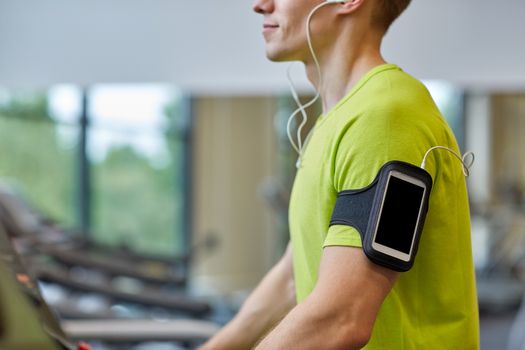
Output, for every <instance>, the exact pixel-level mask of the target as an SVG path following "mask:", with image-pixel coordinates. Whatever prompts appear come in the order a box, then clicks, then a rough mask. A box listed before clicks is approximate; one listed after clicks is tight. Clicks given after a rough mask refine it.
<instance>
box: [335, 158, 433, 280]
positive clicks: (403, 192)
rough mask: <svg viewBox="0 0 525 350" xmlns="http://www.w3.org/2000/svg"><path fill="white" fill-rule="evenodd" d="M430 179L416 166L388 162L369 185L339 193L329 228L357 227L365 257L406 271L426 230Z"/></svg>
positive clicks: (427, 174) (412, 262) (397, 269)
mask: <svg viewBox="0 0 525 350" xmlns="http://www.w3.org/2000/svg"><path fill="white" fill-rule="evenodd" d="M431 190H432V177H431V176H430V174H429V173H428V172H427V171H426V170H424V169H422V168H420V167H417V166H414V165H412V164H409V163H405V162H401V161H392V162H388V163H386V164H385V165H383V167H382V168H381V169H380V171H379V173H378V175H377V176H376V178H375V180H374V181H373V182H372V184H370V185H369V186H367V187H365V188H363V189H359V190H347V191H342V192H340V193H339V194H338V197H337V201H336V204H335V207H334V212H333V215H332V219H331V221H330V225H349V226H352V227H355V228H356V229H357V231H358V232H359V234H360V235H361V239H362V242H363V250H364V252H365V254H366V256H367V257H368V258H369V259H370V260H371V261H372V262H374V263H376V264H379V265H382V266H385V267H387V268H390V269H392V270H396V271H408V270H409V269H410V268H411V267H412V265H413V264H414V259H415V257H416V253H417V250H418V246H419V240H420V237H421V233H422V231H423V226H424V223H425V217H426V213H427V211H428V203H429V197H430V192H431Z"/></svg>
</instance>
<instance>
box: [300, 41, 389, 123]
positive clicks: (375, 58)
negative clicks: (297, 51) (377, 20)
mask: <svg viewBox="0 0 525 350" xmlns="http://www.w3.org/2000/svg"><path fill="white" fill-rule="evenodd" d="M340 38H345V35H341V36H340ZM346 38H349V37H348V36H346ZM346 38H345V39H344V40H337V41H335V42H334V43H333V45H331V47H330V49H329V50H324V53H323V52H319V53H318V52H316V54H317V55H318V59H319V62H320V68H321V74H322V80H321V82H319V74H318V72H317V68H316V67H315V64H314V63H313V61H312V60H309V61H308V62H305V66H306V74H307V76H308V80H310V82H311V83H312V84H313V85H314V86H316V87H317V88H318V91H319V92H320V94H321V99H322V105H323V114H326V113H327V112H328V111H330V110H331V109H332V108H333V107H334V106H335V105H336V104H337V103H338V102H339V101H340V100H341V99H342V98H343V97H344V96H345V95H346V94H347V93H348V92H349V91H350V90H351V89H352V87H354V86H355V84H356V83H357V82H358V81H359V80H360V79H361V78H362V77H363V76H364V75H365V74H366V73H367V72H368V71H370V70H371V69H372V68H374V67H377V66H379V65H381V64H384V63H386V62H385V60H384V59H383V57H382V56H381V53H380V50H379V46H380V42H381V40H380V39H378V40H370V38H362V39H361V40H359V39H358V37H357V36H356V35H354V38H352V37H350V40H348V39H346Z"/></svg>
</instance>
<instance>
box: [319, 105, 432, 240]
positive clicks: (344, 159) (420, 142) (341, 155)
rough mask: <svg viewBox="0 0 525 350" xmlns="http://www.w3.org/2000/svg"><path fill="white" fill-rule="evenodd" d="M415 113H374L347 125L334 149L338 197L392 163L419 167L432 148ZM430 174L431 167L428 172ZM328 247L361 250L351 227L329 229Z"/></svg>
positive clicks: (427, 132) (429, 134) (425, 125)
mask: <svg viewBox="0 0 525 350" xmlns="http://www.w3.org/2000/svg"><path fill="white" fill-rule="evenodd" d="M416 115H417V114H416V113H414V111H404V110H402V109H395V110H377V111H374V112H371V113H370V115H363V116H361V117H360V118H359V119H358V120H357V121H356V122H354V123H353V124H351V125H348V126H347V127H346V128H345V129H344V130H343V131H342V132H341V134H340V137H339V140H338V142H337V144H336V145H335V147H336V149H335V159H334V171H333V179H332V181H333V186H334V189H335V191H336V192H337V193H339V192H341V191H343V190H351V189H360V188H363V187H366V186H368V185H369V184H370V183H372V181H373V180H374V179H375V178H376V176H377V174H378V172H379V170H380V169H381V167H382V166H383V165H384V164H385V163H387V162H389V161H392V160H399V161H404V162H407V163H411V164H414V165H417V166H419V165H420V164H421V161H422V158H423V155H424V154H425V152H426V151H427V150H428V149H429V148H430V147H432V146H434V145H435V138H434V136H433V134H432V132H431V131H430V130H431V129H430V127H429V125H428V123H424V122H422V121H418V120H417V119H414V118H416ZM427 171H429V172H430V174H433V172H434V169H433V168H432V166H430V167H429V168H427ZM327 246H350V247H361V246H362V242H361V236H360V235H359V232H358V231H357V230H356V229H355V228H354V227H351V226H345V225H333V226H330V227H329V229H328V232H327V235H326V238H325V240H324V243H323V247H327Z"/></svg>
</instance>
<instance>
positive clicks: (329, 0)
mask: <svg viewBox="0 0 525 350" xmlns="http://www.w3.org/2000/svg"><path fill="white" fill-rule="evenodd" d="M349 1H351V0H326V1H325V2H322V3H320V4H319V5H317V6H316V7H314V8H313V10H312V11H310V14H309V15H308V18H307V19H306V40H307V42H308V48H309V50H310V54H311V55H312V58H313V60H314V64H315V67H316V70H317V75H318V86H317V87H316V89H315V90H316V95H315V96H314V98H313V99H311V100H310V101H308V102H307V103H305V104H304V105H303V104H302V103H301V101H300V100H299V96H298V94H297V91H296V89H295V86H294V84H293V82H292V79H291V75H290V67H288V70H287V74H286V75H287V78H288V83H289V85H290V90H291V92H292V97H293V99H294V101H295V103H296V104H297V106H298V108H297V109H296V110H295V111H294V112H293V113H292V114H291V115H290V117H289V118H288V122H287V124H286V134H287V136H288V140H289V141H290V143H291V145H292V147H293V148H294V150H295V151H296V152H297V154H298V155H299V157H298V159H297V164H296V165H297V167H299V166H300V163H301V157H302V153H303V148H304V145H303V141H302V138H301V131H302V130H303V127H304V126H305V125H306V122H307V120H308V115H307V114H306V110H305V109H306V108H308V107H310V106H312V105H313V104H314V103H315V102H316V101H317V100H318V99H319V97H320V92H319V86H321V83H322V78H323V75H322V73H321V66H320V65H319V60H318V59H317V55H316V53H315V50H314V47H313V44H312V38H311V33H310V22H311V20H312V17H313V15H314V14H315V13H316V12H317V10H319V9H320V8H322V7H324V6H326V5H330V4H343V3H346V2H349ZM298 113H301V115H302V121H301V123H300V124H299V126H298V127H297V143H295V141H294V140H293V138H292V135H291V130H290V128H291V123H292V120H294V118H295V116H296V115H297V114H298Z"/></svg>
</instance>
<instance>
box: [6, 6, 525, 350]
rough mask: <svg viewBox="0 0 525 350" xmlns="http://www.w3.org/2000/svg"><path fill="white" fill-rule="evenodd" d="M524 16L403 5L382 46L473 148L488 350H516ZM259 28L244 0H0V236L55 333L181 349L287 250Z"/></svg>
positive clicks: (520, 323) (274, 113)
mask: <svg viewBox="0 0 525 350" xmlns="http://www.w3.org/2000/svg"><path fill="white" fill-rule="evenodd" d="M523 13H525V3H524V2H523V1H521V0H508V1H506V2H505V4H504V6H503V5H500V4H499V3H497V2H486V1H482V2H479V1H476V2H475V1H473V0H464V1H461V2H459V1H453V0H444V1H440V2H431V1H414V2H413V4H411V6H410V7H409V9H408V10H407V12H406V13H405V14H404V15H403V16H402V17H401V18H400V19H399V20H398V21H397V22H396V23H395V24H394V25H393V27H392V28H391V30H390V32H389V33H388V35H387V38H386V39H385V43H384V47H383V52H384V56H385V58H386V59H387V61H390V62H393V63H396V64H398V65H400V66H401V67H402V68H403V69H404V70H405V71H407V72H408V73H410V74H412V75H414V76H416V77H417V78H419V79H421V80H423V82H424V83H425V84H426V86H427V87H428V89H429V90H430V92H431V94H432V95H433V97H434V99H435V100H436V102H437V104H438V106H439V108H440V110H441V111H442V113H443V115H444V116H445V117H446V118H447V120H448V122H449V123H450V125H451V126H452V128H453V130H454V132H455V134H456V137H457V139H458V141H459V144H460V146H461V148H462V150H463V151H465V150H471V151H473V152H474V153H475V154H476V162H475V164H474V167H473V169H472V173H471V176H470V178H469V179H468V186H469V191H470V200H471V216H472V238H473V251H474V256H475V264H476V272H477V278H478V299H479V305H480V317H481V340H482V349H487V350H488V349H505V348H508V349H521V348H522V347H524V346H525V339H522V338H523V337H522V333H524V331H525V311H524V312H523V314H522V312H521V311H520V305H521V300H522V297H523V296H524V292H525V69H523V62H525V46H524V45H523V44H522V41H523V36H524V35H525V22H523V20H522V14H523ZM261 24H262V18H260V16H258V15H256V14H254V13H252V11H251V3H250V2H246V1H240V0H230V1H228V2H217V1H210V0H203V1H198V2H182V1H173V0H150V1H147V2H146V1H138V0H126V1H123V0H114V1H111V2H107V1H102V0H91V1H80V0H77V1H66V0H47V1H37V0H16V1H15V0H0V233H4V234H5V235H6V237H9V238H10V240H11V242H12V243H13V244H14V245H15V247H16V251H17V252H18V254H20V255H21V257H22V261H23V265H24V267H26V268H27V269H28V271H29V274H30V275H32V276H35V277H36V278H37V279H38V281H39V282H38V285H39V287H40V291H41V294H42V295H43V297H44V299H45V300H46V302H47V303H48V304H49V305H50V306H51V308H52V311H51V312H52V313H53V314H55V315H57V317H58V318H59V320H60V324H61V326H62V327H63V329H64V330H65V332H66V335H67V336H68V337H69V338H70V339H74V340H87V341H89V342H90V343H91V344H92V345H93V347H94V349H190V348H195V347H196V346H198V344H200V343H201V342H202V341H204V340H205V339H206V338H207V337H209V336H210V335H211V334H213V332H214V331H216V329H217V327H219V326H220V325H222V324H224V323H225V322H227V321H228V320H229V319H230V318H231V317H232V315H233V314H234V313H235V312H236V311H237V310H238V308H239V307H240V305H241V304H242V302H243V300H244V298H245V297H246V296H247V295H248V293H249V292H250V290H251V289H253V288H254V287H255V285H256V283H257V282H258V281H259V280H260V279H261V277H262V276H263V275H264V274H265V272H266V271H267V270H268V269H269V268H270V267H271V266H272V265H273V264H274V263H275V262H276V261H277V259H278V258H279V257H280V256H281V254H282V253H283V252H284V249H285V246H286V243H287V241H288V229H287V202H288V194H289V191H290V188H291V185H292V182H293V178H294V174H295V167H294V164H295V153H294V151H293V150H292V148H291V147H290V146H289V144H288V141H287V138H286V121H287V118H288V116H289V115H290V113H291V112H292V111H293V110H294V109H295V105H294V102H293V99H292V98H291V95H290V92H289V90H288V83H287V81H286V78H285V76H286V68H287V66H288V64H276V63H271V62H268V61H267V60H266V59H265V55H264V45H263V38H262V35H261V33H260V32H261ZM292 74H293V76H294V77H295V79H294V80H296V84H297V86H298V88H299V91H300V93H301V95H302V97H303V98H304V99H307V98H308V97H310V96H311V95H312V93H313V90H312V88H311V86H310V85H309V84H308V83H307V81H306V80H305V77H304V72H303V68H302V66H301V65H300V64H298V63H297V64H296V66H295V65H294V67H293V69H292ZM317 113H319V107H314V108H313V109H311V110H310V112H309V115H310V116H312V118H310V125H311V124H312V123H313V121H314V119H315V118H314V117H313V116H315V115H317ZM306 131H307V130H305V132H306ZM19 280H20V279H19ZM0 318H1V312H0ZM118 322H121V323H118ZM134 322H135V323H134ZM136 322H142V323H136ZM116 329H118V330H119V331H118V332H116V331H115V330H116ZM138 329H139V330H140V332H138V331H137V330H138ZM111 331H113V332H111ZM111 333H113V334H111ZM115 333H119V335H118V336H116V335H115ZM139 333H140V334H139ZM1 335H2V322H0V336H1ZM1 344H2V343H1V342H0V345H1ZM6 348H7V347H6ZM13 349H15V348H13Z"/></svg>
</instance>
